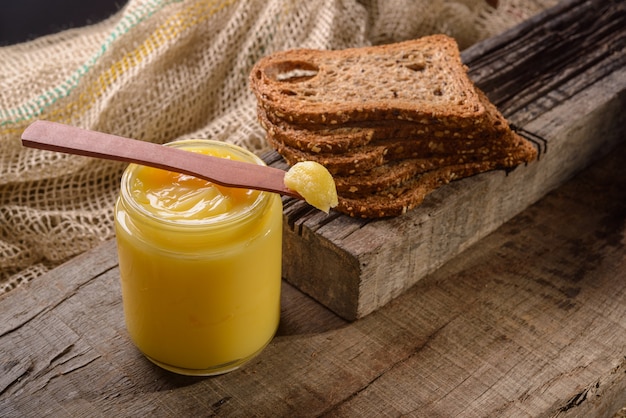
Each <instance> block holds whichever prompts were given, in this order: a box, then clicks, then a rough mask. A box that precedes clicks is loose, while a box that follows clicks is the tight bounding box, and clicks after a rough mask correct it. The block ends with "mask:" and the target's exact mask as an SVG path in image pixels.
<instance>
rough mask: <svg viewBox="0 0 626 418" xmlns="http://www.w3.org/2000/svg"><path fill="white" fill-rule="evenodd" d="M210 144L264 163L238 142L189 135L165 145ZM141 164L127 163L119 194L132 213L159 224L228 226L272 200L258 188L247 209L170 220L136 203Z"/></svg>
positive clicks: (180, 146) (255, 162)
mask: <svg viewBox="0 0 626 418" xmlns="http://www.w3.org/2000/svg"><path fill="white" fill-rule="evenodd" d="M207 145H208V146H211V147H217V148H218V149H225V150H228V151H229V152H231V153H234V154H235V155H236V156H237V157H240V158H242V160H243V161H246V162H250V163H254V164H257V165H265V162H264V161H263V160H262V159H261V158H260V157H258V156H257V155H256V154H254V153H252V152H251V151H249V150H246V149H244V148H242V147H239V146H237V145H234V144H231V143H228V142H223V141H217V140H213V139H201V138H190V139H181V140H176V141H172V142H168V143H165V144H163V146H170V147H176V148H192V147H194V146H202V147H205V146H207ZM144 167H145V166H142V165H140V164H134V163H131V164H129V165H128V167H127V168H126V170H124V173H123V174H122V178H121V182H120V183H121V184H120V197H121V199H122V200H123V201H124V202H125V203H126V204H125V206H126V207H127V209H131V210H132V211H133V212H136V213H138V214H140V215H141V216H142V217H145V219H146V220H149V221H150V222H153V223H157V224H159V225H160V227H165V228H167V227H169V228H176V229H180V228H193V229H198V228H218V227H227V226H229V225H233V224H239V223H241V222H244V221H245V220H246V219H247V218H250V217H253V216H255V214H256V213H258V212H259V211H262V210H263V208H265V206H266V205H267V203H268V201H269V197H270V195H271V193H269V192H263V191H259V192H258V194H257V197H256V199H254V201H253V202H252V203H250V204H249V205H247V207H246V208H245V210H238V211H236V212H225V213H222V214H219V215H216V216H211V217H207V218H203V219H194V220H185V219H168V218H163V217H160V216H158V214H157V213H155V212H153V211H150V210H148V209H147V208H145V207H144V205H142V204H140V203H138V202H137V200H136V199H135V198H134V196H133V194H132V193H131V190H132V180H133V179H134V178H135V176H136V174H137V172H138V171H139V170H141V169H142V168H144Z"/></svg>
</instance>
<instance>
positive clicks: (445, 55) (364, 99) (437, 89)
mask: <svg viewBox="0 0 626 418" xmlns="http://www.w3.org/2000/svg"><path fill="white" fill-rule="evenodd" d="M250 86H251V89H252V91H253V92H254V93H255V95H256V97H257V99H258V103H259V106H261V108H262V109H263V110H264V111H265V112H266V113H267V114H268V115H271V117H272V118H274V119H281V120H284V121H285V122H287V123H290V124H296V125H301V124H305V125H306V124H316V125H328V126H335V125H341V124H344V123H350V122H366V121H370V122H371V121H376V120H406V121H414V122H418V123H419V122H422V121H423V122H424V124H428V123H430V122H428V121H430V120H432V119H437V120H438V121H439V123H440V124H441V125H442V126H444V127H451V128H454V129H458V128H461V129H465V128H471V127H472V126H477V125H485V124H487V122H488V121H487V120H486V119H487V118H486V117H485V107H484V106H483V104H482V103H481V101H480V100H479V97H478V95H477V93H476V91H475V90H474V86H473V83H472V82H471V80H470V79H469V78H468V76H467V73H466V68H465V66H464V65H463V63H462V62H461V57H460V53H459V49H458V46H457V44H456V42H455V41H454V39H452V38H450V37H448V36H446V35H432V36H426V37H423V38H419V39H415V40H411V41H405V42H399V43H395V44H388V45H381V46H372V47H363V48H351V49H344V50H337V51H322V50H307V49H299V50H289V51H283V52H277V53H274V54H272V55H269V56H266V57H264V58H262V59H261V60H259V61H258V62H257V63H256V65H255V66H254V68H253V69H252V72H251V74H250Z"/></svg>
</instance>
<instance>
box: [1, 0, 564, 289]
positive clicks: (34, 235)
mask: <svg viewBox="0 0 626 418" xmlns="http://www.w3.org/2000/svg"><path fill="white" fill-rule="evenodd" d="M556 2H557V0H534V1H533V0H500V1H499V2H495V1H493V0H492V1H486V0H459V1H442V0H414V1H411V0H393V1H392V0H378V1H377V0H362V1H357V0H308V1H298V0H258V1H236V0H232V1H217V0H216V1H200V0H196V1H192V0H188V1H174V0H169V1H168V0H143V1H141V0H130V2H129V3H128V4H127V5H126V6H125V7H124V8H123V9H122V10H121V11H120V12H119V13H117V14H116V15H114V16H112V17H111V18H109V19H108V20H106V21H104V22H102V23H99V24H96V25H93V26H88V27H84V28H79V29H73V30H68V31H65V32H61V33H58V34H55V35H51V36H47V37H43V38H39V39H37V40H34V41H31V42H27V43H23V44H18V45H13V46H8V47H3V48H0V167H1V170H2V173H1V175H0V295H1V294H3V293H6V292H8V291H10V290H11V289H14V288H15V287H17V286H19V285H20V284H22V283H25V282H28V281H30V280H32V279H33V278H35V277H37V276H39V275H41V274H42V273H44V272H46V271H48V270H49V269H51V268H53V267H55V266H57V265H58V264H60V263H62V262H64V261H66V260H68V259H70V258H71V257H74V256H76V255H78V254H80V253H81V252H84V251H86V250H88V249H90V248H93V247H94V246H96V245H98V244H99V243H100V242H102V241H104V240H107V239H110V238H112V237H113V212H112V209H113V205H114V201H115V199H116V197H117V193H118V187H119V179H120V175H121V173H122V171H123V169H124V166H125V165H124V164H119V163H111V162H106V161H101V160H94V159H88V158H83V157H76V156H69V155H64V154H57V153H51V152H45V151H38V150H32V149H25V148H22V147H21V144H20V134H21V133H22V131H23V130H24V128H25V127H26V126H27V125H28V124H29V123H31V122H32V121H34V120H36V119H46V120H52V121H58V122H63V123H67V124H72V125H76V126H80V127H84V128H89V129H95V130H99V131H104V132H110V133H115V134H118V135H123V136H128V137H133V138H138V139H142V140H146V141H152V142H158V143H163V142H168V141H172V140H175V139H181V138H188V137H200V138H213V139H219V140H223V141H229V142H233V143H236V144H238V145H241V146H244V147H246V148H248V149H251V150H253V151H254V152H256V153H259V154H260V153H262V152H264V151H266V150H267V149H268V146H267V145H266V143H265V142H264V139H263V131H262V130H261V128H260V126H259V125H258V123H257V121H256V117H255V104H256V102H255V100H254V98H253V96H252V94H251V93H250V91H249V89H248V84H247V77H248V73H249V71H250V68H251V67H252V65H253V64H254V62H255V61H256V60H258V59H259V57H261V56H262V55H265V54H268V53H271V52H273V51H277V50H283V49H288V48H294V47H307V48H319V49H338V48H346V47H354V46H362V45H368V44H380V43H388V42H393V41H400V40H405V39H410V38H415V37H419V36H423V35H427V34H432V33H446V34H449V35H451V36H453V37H455V38H456V39H457V41H458V42H459V44H460V46H461V48H465V47H467V46H469V45H470V44H472V43H474V42H476V41H479V40H481V39H483V38H485V37H489V36H492V35H494V34H497V33H499V32H501V31H503V30H504V29H506V28H508V27H510V26H512V25H514V24H516V23H518V22H520V21H521V20H523V19H526V18H527V17H529V16H530V15H533V14H535V13H537V12H539V11H540V10H542V9H544V8H546V7H549V6H551V5H553V4H555V3H556ZM495 4H497V7H496V8H494V7H492V5H495Z"/></svg>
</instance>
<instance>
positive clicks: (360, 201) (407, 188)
mask: <svg viewBox="0 0 626 418" xmlns="http://www.w3.org/2000/svg"><path fill="white" fill-rule="evenodd" d="M495 168H497V166H496V164H495V163H489V162H486V163H467V164H459V165H454V166H447V167H441V168H438V169H436V170H431V171H428V172H426V173H422V174H418V175H416V176H414V177H412V178H411V179H409V180H408V181H406V182H403V183H402V184H400V185H397V186H394V187H390V188H387V189H384V190H381V191H376V192H371V193H369V194H366V195H359V196H346V195H339V204H338V205H337V207H336V208H335V209H336V210H337V211H339V212H342V213H345V214H347V215H350V216H352V217H356V218H384V217H391V216H399V215H402V214H404V213H406V212H407V211H409V210H411V209H413V208H415V207H416V206H418V205H420V204H421V203H422V202H423V200H424V198H425V197H426V196H427V195H428V194H430V193H432V192H433V191H435V190H437V189H438V188H440V187H441V186H443V185H446V184H448V183H450V182H451V181H453V180H459V179H462V178H466V177H470V176H473V175H476V174H479V173H482V172H485V171H490V170H493V169H495Z"/></svg>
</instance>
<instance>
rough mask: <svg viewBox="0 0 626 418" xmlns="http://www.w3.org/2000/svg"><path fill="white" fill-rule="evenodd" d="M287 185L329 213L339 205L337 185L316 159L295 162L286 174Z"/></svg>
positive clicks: (310, 202) (313, 204) (311, 203)
mask: <svg viewBox="0 0 626 418" xmlns="http://www.w3.org/2000/svg"><path fill="white" fill-rule="evenodd" d="M285 186H287V187H288V188H290V189H291V190H294V191H296V192H298V193H300V195H301V196H302V197H303V198H304V200H306V201H307V202H308V203H309V204H310V205H311V206H314V207H316V208H317V209H319V210H321V211H324V212H326V213H328V211H329V210H330V208H334V207H335V206H337V204H338V203H339V202H338V199H337V187H336V186H335V180H334V179H333V176H332V175H331V174H330V172H329V171H328V170H327V169H326V167H324V166H323V165H321V164H320V163H316V162H314V161H303V162H299V163H296V164H294V165H293V166H292V167H291V168H290V169H289V171H287V173H286V174H285Z"/></svg>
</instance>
